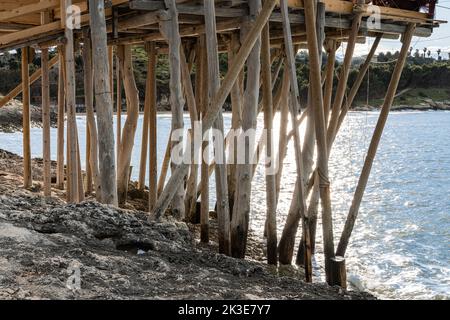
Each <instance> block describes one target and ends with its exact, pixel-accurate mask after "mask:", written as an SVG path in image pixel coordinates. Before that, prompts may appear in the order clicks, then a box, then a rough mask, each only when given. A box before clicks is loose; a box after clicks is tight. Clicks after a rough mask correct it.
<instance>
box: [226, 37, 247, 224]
mask: <svg viewBox="0 0 450 320" xmlns="http://www.w3.org/2000/svg"><path fill="white" fill-rule="evenodd" d="M240 45H241V44H240V42H239V34H238V33H237V32H233V33H232V34H231V41H230V46H229V48H228V65H229V66H230V65H231V64H233V61H234V59H235V56H236V53H237V52H238V50H239V47H240ZM242 92H243V91H242V90H241V87H240V81H236V82H235V83H234V85H233V88H232V89H231V94H230V96H231V129H232V130H234V131H235V132H237V130H239V128H240V127H241V121H242V119H241V118H242V117H241V114H242V111H241V109H242ZM237 142H238V140H237V137H233V142H232V143H231V144H230V145H232V146H233V147H232V148H229V152H230V154H229V156H228V161H229V165H228V203H229V206H230V215H231V214H232V212H233V206H234V197H235V191H236V162H237V152H238V150H237ZM230 219H231V217H230Z"/></svg>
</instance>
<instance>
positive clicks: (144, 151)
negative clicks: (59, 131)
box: [138, 42, 153, 191]
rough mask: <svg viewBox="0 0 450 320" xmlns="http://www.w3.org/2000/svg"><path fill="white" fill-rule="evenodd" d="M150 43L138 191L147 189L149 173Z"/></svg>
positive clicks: (146, 45)
mask: <svg viewBox="0 0 450 320" xmlns="http://www.w3.org/2000/svg"><path fill="white" fill-rule="evenodd" d="M149 44H150V43H148V42H147V43H146V44H145V49H146V51H147V57H148V62H147V80H146V82H145V101H144V119H143V122H142V140H141V159H140V161H139V180H138V189H139V190H141V191H143V190H144V189H145V174H146V171H147V153H148V150H149V149H148V133H149V118H150V103H151V102H150V98H151V93H150V91H151V87H150V86H151V85H152V83H153V79H151V78H150V77H149V76H150V75H151V70H150V69H151V68H153V66H151V65H150V56H149V53H150V48H149Z"/></svg>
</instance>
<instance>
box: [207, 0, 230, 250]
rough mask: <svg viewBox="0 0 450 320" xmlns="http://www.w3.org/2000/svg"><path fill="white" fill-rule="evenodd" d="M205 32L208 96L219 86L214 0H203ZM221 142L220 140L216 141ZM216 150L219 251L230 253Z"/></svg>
mask: <svg viewBox="0 0 450 320" xmlns="http://www.w3.org/2000/svg"><path fill="white" fill-rule="evenodd" d="M203 3H204V7H205V32H206V34H207V35H208V36H207V37H206V51H207V61H208V72H209V96H210V97H214V95H215V94H216V93H217V91H218V90H219V88H220V79H219V52H218V47H217V46H218V42H217V28H216V15H215V5H214V1H209V0H205V1H204V2H203ZM213 127H214V129H216V130H218V131H219V132H220V133H221V134H222V136H223V117H222V110H220V109H219V112H218V113H217V117H216V119H215V121H214V124H213ZM218 143H222V141H220V142H218ZM219 149H221V150H216V152H220V153H221V158H222V161H221V163H217V164H216V170H215V172H216V193H217V218H218V219H217V220H218V234H219V252H220V253H224V254H227V255H229V254H230V250H231V247H230V206H229V204H228V185H227V167H226V164H225V147H222V148H219Z"/></svg>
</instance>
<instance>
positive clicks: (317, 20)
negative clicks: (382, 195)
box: [0, 0, 443, 287]
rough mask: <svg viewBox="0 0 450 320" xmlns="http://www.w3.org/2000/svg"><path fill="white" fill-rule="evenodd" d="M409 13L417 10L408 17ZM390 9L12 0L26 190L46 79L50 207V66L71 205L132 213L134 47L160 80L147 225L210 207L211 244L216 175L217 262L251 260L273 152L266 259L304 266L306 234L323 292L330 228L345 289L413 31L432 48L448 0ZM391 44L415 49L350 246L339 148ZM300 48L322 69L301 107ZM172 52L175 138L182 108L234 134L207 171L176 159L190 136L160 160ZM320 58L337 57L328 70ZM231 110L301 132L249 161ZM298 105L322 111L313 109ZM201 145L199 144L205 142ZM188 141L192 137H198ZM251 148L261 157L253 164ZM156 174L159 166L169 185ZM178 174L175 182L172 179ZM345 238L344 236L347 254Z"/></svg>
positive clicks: (395, 76) (8, 4)
mask: <svg viewBox="0 0 450 320" xmlns="http://www.w3.org/2000/svg"><path fill="white" fill-rule="evenodd" d="M411 2H414V3H413V4H414V6H410V5H411ZM376 3H377V4H384V5H387V6H376V5H373V4H372V3H371V2H365V1H364V0H359V1H354V2H352V1H340V0H322V1H316V0H279V1H276V0H264V1H261V0H248V1H243V0H216V1H211V0H205V1H200V0H192V1H189V0H164V1H151V0H131V1H127V0H109V1H102V0H89V1H77V0H74V1H72V0H34V1H33V0H0V6H1V7H0V53H1V52H5V51H8V50H13V49H22V51H21V52H22V55H21V57H22V83H21V84H20V85H19V86H18V87H17V88H15V89H14V90H13V91H11V92H10V93H9V94H7V95H5V97H4V98H2V99H1V100H0V108H1V107H3V106H4V105H5V104H6V103H7V102H8V101H10V100H11V99H13V98H14V97H16V96H18V95H19V94H20V93H22V97H23V98H22V99H23V137H24V152H23V154H24V187H25V188H30V187H31V186H32V184H33V181H32V179H31V177H32V175H31V156H30V143H31V142H30V141H31V137H30V121H29V109H30V105H29V100H30V94H29V87H30V83H32V82H34V81H36V80H37V79H38V78H42V81H41V82H42V111H43V130H44V143H43V145H44V150H43V158H44V175H43V176H44V178H43V185H44V188H43V190H44V195H45V196H50V195H51V193H52V183H51V179H50V165H51V163H50V162H51V159H50V154H51V153H50V124H49V123H50V122H49V109H50V97H49V89H48V86H49V84H48V82H49V79H48V70H49V69H50V68H52V67H53V66H54V65H59V92H58V141H57V146H58V150H57V154H58V159H57V162H58V168H57V179H56V180H57V181H56V184H55V185H53V187H56V188H59V189H64V190H66V194H67V201H68V202H74V203H77V202H81V201H83V200H84V199H85V196H86V195H95V197H96V199H97V200H98V201H99V202H102V203H106V204H112V205H115V206H118V205H124V204H125V203H126V201H127V191H128V185H129V179H130V162H131V153H132V150H133V147H134V141H135V137H136V134H137V133H136V126H137V121H138V116H139V102H140V101H139V92H138V90H137V87H136V83H135V80H134V73H133V61H132V50H131V48H132V47H133V46H142V47H144V48H145V51H146V53H147V56H148V64H147V85H146V90H145V103H144V126H143V127H144V128H143V132H142V145H141V158H140V160H141V162H140V166H139V168H135V170H139V181H138V188H139V189H140V190H141V191H143V192H144V191H145V193H148V211H149V213H150V214H149V219H152V220H154V219H160V218H162V217H163V216H164V215H166V214H170V215H172V216H173V217H175V218H177V219H179V220H185V221H190V222H192V221H194V220H196V219H197V218H198V217H197V216H196V215H197V214H198V212H199V216H200V217H199V220H200V224H201V241H202V242H208V241H209V209H210V208H209V198H210V195H209V192H210V191H209V185H210V182H209V177H210V175H211V174H212V173H214V174H215V183H216V188H215V190H216V194H215V196H214V198H215V199H216V200H217V204H216V208H215V211H216V212H217V220H218V221H217V222H218V242H219V251H220V253H223V254H226V255H230V256H233V257H235V258H244V257H245V252H246V242H247V234H248V224H249V219H250V212H251V185H252V178H253V175H254V171H255V168H256V165H255V163H252V162H251V159H252V160H254V159H255V158H256V159H257V161H256V162H258V161H259V159H260V158H262V156H263V155H264V156H266V157H267V158H268V159H276V160H271V161H277V162H278V163H277V168H278V171H277V172H275V173H274V172H270V171H269V170H267V173H266V181H265V182H266V198H267V212H266V217H267V218H266V230H265V234H266V236H267V247H266V249H267V261H268V263H269V264H278V263H280V264H290V263H292V262H293V257H294V248H296V247H297V245H296V243H295V242H296V234H297V231H298V230H301V232H302V237H301V238H302V239H301V242H300V244H299V245H298V248H299V249H298V253H297V258H296V261H295V262H296V263H297V264H299V265H302V266H303V267H304V269H305V280H306V281H312V263H311V261H312V260H311V259H312V258H311V256H312V255H313V254H314V253H315V239H316V228H317V226H318V223H317V220H318V217H320V218H321V220H322V221H321V222H322V223H321V225H322V232H323V237H322V238H323V244H322V245H323V252H324V256H325V259H324V261H325V273H326V280H327V282H328V283H329V284H332V285H340V286H342V287H345V286H346V271H345V270H346V269H345V259H344V257H345V252H346V250H347V246H348V243H349V240H350V236H351V233H352V231H353V227H354V224H355V221H356V218H357V215H358V212H359V206H360V204H361V200H362V197H363V194H364V190H365V188H366V185H367V182H368V179H369V176H370V171H371V168H372V164H373V162H374V160H375V155H376V152H377V149H378V145H379V142H380V139H381V136H382V132H383V129H384V126H385V124H386V121H387V118H388V114H389V111H390V108H391V106H392V103H393V100H394V97H395V94H396V91H397V87H398V83H399V81H400V76H401V74H402V70H403V67H404V65H405V62H406V60H407V57H408V56H409V54H410V46H411V40H412V38H413V37H414V36H417V37H429V36H430V35H431V34H432V32H433V29H434V28H437V27H439V25H440V24H441V23H443V21H437V20H435V19H434V5H435V1H434V0H427V1H420V3H419V2H418V1H409V0H401V1H400V0H399V1H398V4H400V5H399V6H400V7H404V8H414V9H415V10H405V9H399V8H396V7H395V8H394V7H390V6H389V5H391V2H388V1H376ZM93 8H95V10H93ZM419 9H420V10H419ZM422 9H424V10H422ZM422 11H425V12H422ZM368 38H373V39H374V40H372V41H370V42H371V43H372V47H371V49H370V52H368V55H367V57H366V60H365V61H364V62H363V63H362V64H361V66H360V69H359V73H358V76H357V78H356V80H355V81H354V84H353V86H352V87H351V88H348V79H349V73H350V67H351V64H352V58H353V55H354V51H355V46H356V44H358V43H365V42H366V41H368ZM384 38H386V39H393V40H395V39H398V40H399V43H401V50H400V52H399V54H398V59H397V60H396V61H395V62H396V65H395V68H394V71H393V73H392V78H391V81H390V84H389V87H388V90H387V92H386V97H385V100H384V103H383V105H382V108H381V112H380V116H379V120H378V123H377V125H376V128H375V131H374V133H373V137H372V140H371V143H370V146H369V149H368V151H367V157H366V159H365V162H364V167H363V168H362V171H361V175H360V179H359V181H358V184H357V186H356V191H355V195H354V198H353V201H352V203H351V205H350V209H349V213H348V216H347V220H346V223H345V227H344V229H343V230H340V231H341V232H342V233H341V236H340V237H339V238H337V237H335V233H334V230H333V210H332V209H333V208H332V206H331V197H332V194H331V188H330V185H332V182H330V180H329V177H328V162H329V158H330V151H331V149H332V146H333V142H334V140H335V138H336V136H337V134H338V133H339V129H340V128H341V125H342V123H343V121H344V120H345V118H346V115H347V113H348V110H349V109H350V107H351V105H352V103H353V100H354V98H355V96H356V94H357V92H358V90H359V88H360V86H361V84H362V82H363V80H364V78H365V76H366V74H367V71H368V70H369V67H370V64H371V62H372V60H373V58H374V56H375V53H376V50H377V47H378V45H379V43H380V41H381V40H382V39H384ZM343 42H345V43H346V45H345V56H344V59H343V61H342V62H340V63H339V66H340V67H339V68H336V67H337V66H336V65H337V64H338V63H336V51H337V49H338V48H339V46H340V45H341V44H342V43H343ZM299 49H305V50H307V52H308V66H309V72H310V74H309V89H308V96H307V97H306V98H305V99H300V93H299V87H298V83H297V73H296V72H297V70H296V63H298V62H296V53H297V52H298V50H299ZM50 50H51V51H55V50H56V51H57V55H56V56H55V57H53V58H52V59H49V52H50ZM79 50H81V51H82V60H83V71H84V95H85V106H86V118H87V123H88V126H87V127H88V134H87V142H86V148H87V152H86V153H87V155H88V156H87V159H86V168H87V170H86V173H83V172H82V170H81V159H80V152H79V148H80V144H79V141H78V131H77V125H76V108H75V92H76V91H75V81H74V79H75V63H74V60H75V59H74V57H75V54H76V53H77V52H78V51H79ZM38 51H40V56H41V69H39V70H37V71H36V72H35V73H33V74H31V75H30V74H29V70H28V69H29V67H28V64H29V61H30V59H31V58H32V57H33V55H34V54H35V53H36V52H38ZM219 53H224V54H226V57H227V64H228V65H227V71H226V73H225V75H222V76H221V75H220V73H219ZM160 55H166V56H167V61H168V64H169V73H170V83H169V87H170V106H171V112H172V120H171V121H172V128H171V129H172V133H174V132H175V131H176V130H177V129H182V128H183V126H184V122H183V111H184V110H188V111H189V117H190V121H191V125H192V128H194V124H195V123H196V122H197V121H199V120H202V121H201V122H202V128H201V130H202V131H201V134H204V133H205V132H207V131H208V129H211V128H214V129H216V130H217V131H218V132H221V133H222V135H223V139H222V141H223V144H224V145H225V147H224V148H222V149H220V148H219V151H217V150H215V154H214V156H215V158H214V159H209V160H212V161H207V160H208V159H203V161H202V163H201V164H198V163H195V161H193V162H192V161H191V162H184V161H183V162H182V163H175V162H174V161H171V152H172V150H174V148H175V147H176V146H177V143H176V142H179V139H178V138H176V140H174V141H169V142H168V143H167V148H166V153H165V157H164V161H163V163H161V164H159V163H157V161H156V159H157V157H156V152H157V148H156V135H157V134H158V128H157V123H156V96H157V94H156V85H155V84H156V81H157V79H156V63H157V61H158V59H159V57H160ZM323 57H324V58H326V59H322V58H323ZM322 61H326V63H325V64H324V65H323V66H322ZM336 73H337V74H338V77H337V80H336V81H335V80H334V79H335V78H334V75H335V74H336ZM123 94H125V98H126V106H125V103H123V100H124V99H123V98H124V97H123ZM302 98H303V97H302ZM226 100H228V101H230V103H231V105H232V129H233V130H237V131H239V130H240V131H242V132H247V131H248V130H251V129H254V128H255V125H256V120H257V117H258V114H259V113H260V112H261V113H264V128H265V129H266V130H267V131H269V132H271V130H273V118H274V113H275V112H279V113H280V118H281V121H284V122H282V123H288V121H290V122H291V123H292V124H293V126H294V128H293V129H290V131H288V128H287V126H282V128H281V130H280V141H279V143H278V145H279V148H278V150H275V148H274V145H273V141H272V136H271V135H268V136H267V138H266V139H263V137H259V139H257V138H253V140H254V141H253V142H254V143H256V142H257V143H258V148H257V149H256V151H254V150H250V145H251V143H249V144H244V146H243V148H242V149H243V150H244V151H243V152H245V153H248V156H247V157H244V158H245V159H244V160H245V161H244V162H243V163H236V162H235V161H231V160H232V159H233V160H235V158H236V157H237V153H239V152H241V151H242V150H231V151H230V149H231V148H226V146H227V145H228V144H229V143H230V140H233V139H234V138H235V137H233V135H231V136H229V134H228V133H226V132H224V126H223V117H222V108H223V105H224V103H225V101H226ZM300 101H308V102H307V103H306V105H300ZM124 107H126V112H127V118H126V121H125V123H123V124H122V123H120V121H118V123H117V129H116V132H117V135H116V136H114V131H113V127H112V126H113V122H112V118H113V112H114V110H116V112H117V115H118V116H120V115H121V112H122V110H123V109H125V108H124ZM95 114H96V117H95V116H94V115H95ZM65 115H67V130H66V132H67V136H66V137H64V125H65V122H64V119H65V118H64V117H65ZM118 119H120V117H118ZM302 122H306V133H305V135H304V136H300V133H299V130H297V129H298V126H299V125H300V124H301V123H302ZM139 134H140V133H139ZM190 136H195V133H192V132H191V133H190ZM230 137H231V138H230ZM183 139H185V140H187V137H183ZM291 139H292V140H293V141H294V143H293V146H294V150H295V167H296V173H297V182H296V183H295V190H294V192H293V198H292V203H291V207H290V209H289V212H288V215H287V219H286V223H285V226H284V228H283V232H282V235H281V237H280V239H278V235H277V226H276V223H277V219H276V214H277V202H278V196H279V191H280V183H281V180H282V178H281V177H282V168H283V159H284V157H285V156H286V149H287V145H288V143H289V141H290V140H291ZM175 141H176V142H175ZM65 143H66V144H67V145H66V146H67V147H66V150H67V153H66V154H64V150H65V148H64V146H65ZM215 143H216V141H215ZM186 145H189V144H186ZM207 145H208V141H202V142H201V143H200V146H199V147H198V148H196V146H195V144H193V146H191V148H192V151H191V155H192V159H194V158H195V157H194V155H196V154H197V153H200V152H201V151H204V150H205V149H206V147H207ZM186 148H187V147H186ZM116 150H117V152H116ZM177 152H178V151H177ZM181 152H182V153H183V150H181ZM253 152H254V154H255V157H253V158H252V157H251V156H250V155H251V154H253ZM185 154H186V153H185ZM274 155H278V157H277V158H276V157H273V156H274ZM250 158H251V159H250ZM220 159H226V161H225V162H224V163H223V162H220V161H218V160H220ZM183 160H186V159H183ZM147 161H148V163H149V170H147ZM256 164H257V163H256ZM272 164H273V163H269V164H268V166H267V167H270V166H271V165H272ZM158 166H161V170H160V171H161V173H160V175H159V176H158V174H157V172H158V170H157V168H158ZM169 170H170V177H167V176H168V171H169ZM147 178H148V180H146V179H147ZM335 239H337V240H338V244H337V246H336V248H335V245H334V242H335Z"/></svg>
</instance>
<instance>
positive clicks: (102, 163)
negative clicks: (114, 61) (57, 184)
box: [89, 0, 118, 206]
mask: <svg viewBox="0 0 450 320" xmlns="http://www.w3.org/2000/svg"><path fill="white" fill-rule="evenodd" d="M89 7H90V8H97V9H98V10H92V12H90V22H91V41H92V47H93V48H96V50H93V55H92V62H93V66H94V77H95V81H94V89H95V102H96V107H97V128H98V135H99V136H101V137H102V138H101V139H99V144H98V154H99V155H98V159H99V161H98V163H99V177H100V178H99V179H100V190H101V193H102V194H101V200H102V202H103V203H106V204H112V205H115V206H117V205H118V201H117V184H116V164H115V160H116V159H115V152H114V129H113V121H112V120H113V101H112V99H111V94H110V92H111V90H112V88H111V87H110V84H109V82H107V81H105V79H108V78H107V76H108V74H109V65H108V62H107V61H105V56H106V54H107V45H106V21H105V8H104V2H103V1H101V0H89Z"/></svg>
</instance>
